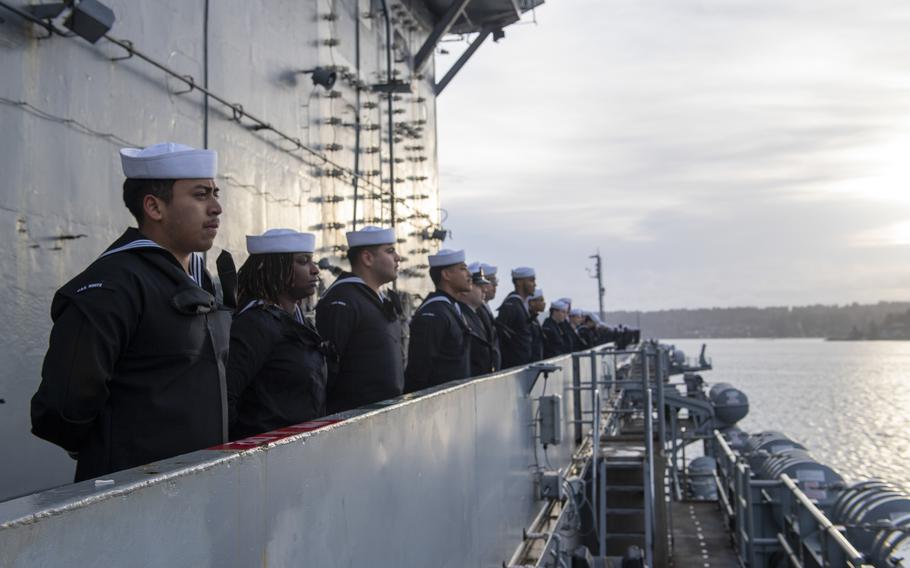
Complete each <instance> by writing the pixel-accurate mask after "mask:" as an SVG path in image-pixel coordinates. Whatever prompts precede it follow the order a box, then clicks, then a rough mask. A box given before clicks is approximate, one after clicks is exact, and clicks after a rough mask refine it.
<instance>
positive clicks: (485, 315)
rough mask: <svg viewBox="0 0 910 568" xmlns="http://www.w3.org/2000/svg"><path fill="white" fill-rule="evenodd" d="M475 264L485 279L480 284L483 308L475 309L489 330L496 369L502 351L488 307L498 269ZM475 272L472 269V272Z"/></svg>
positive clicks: (495, 284) (494, 321) (498, 368)
mask: <svg viewBox="0 0 910 568" xmlns="http://www.w3.org/2000/svg"><path fill="white" fill-rule="evenodd" d="M477 264H479V267H478V268H479V271H480V272H482V273H483V277H484V279H486V280H487V283H486V284H481V288H482V289H483V309H482V310H477V315H478V316H479V317H480V319H481V320H482V321H483V324H484V327H486V328H487V329H488V330H489V333H488V337H489V338H490V343H491V344H492V346H493V370H494V371H498V370H500V369H501V368H502V351H501V347H500V345H499V332H498V331H497V330H496V315H495V314H494V313H493V308H491V307H490V302H491V301H492V300H493V298H495V297H496V288H497V286H498V280H497V278H496V272H497V270H498V269H497V267H496V266H494V265H492V264H486V263H482V262H481V263H477ZM469 268H470V267H469ZM476 272H477V271H474V270H472V273H476Z"/></svg>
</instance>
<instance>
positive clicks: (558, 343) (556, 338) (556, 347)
mask: <svg viewBox="0 0 910 568" xmlns="http://www.w3.org/2000/svg"><path fill="white" fill-rule="evenodd" d="M542 329H543V356H544V358H546V359H549V358H550V357H556V356H557V355H562V354H564V353H571V352H572V345H571V341H572V339H571V338H570V337H569V336H568V334H567V333H566V330H565V329H564V328H563V326H562V325H561V324H559V323H556V321H555V320H554V319H553V318H551V317H548V318H547V319H545V320H544V321H543V326H542Z"/></svg>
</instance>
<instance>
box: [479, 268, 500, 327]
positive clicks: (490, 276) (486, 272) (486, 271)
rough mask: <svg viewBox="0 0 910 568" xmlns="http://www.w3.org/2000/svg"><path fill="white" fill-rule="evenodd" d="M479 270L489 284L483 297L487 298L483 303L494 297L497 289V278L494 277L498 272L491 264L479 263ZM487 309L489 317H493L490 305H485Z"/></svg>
mask: <svg viewBox="0 0 910 568" xmlns="http://www.w3.org/2000/svg"><path fill="white" fill-rule="evenodd" d="M480 269H481V270H482V271H483V277H484V278H486V279H487V280H488V281H489V282H490V287H489V290H488V291H487V292H485V293H484V295H485V296H489V297H488V298H485V299H484V302H489V301H490V300H492V299H493V298H495V297H496V289H497V288H498V287H499V277H498V276H496V273H497V272H499V268H498V267H497V266H494V265H492V264H486V263H484V262H481V263H480ZM487 309H488V310H489V312H490V315H491V316H492V315H493V310H492V309H490V305H489V304H487Z"/></svg>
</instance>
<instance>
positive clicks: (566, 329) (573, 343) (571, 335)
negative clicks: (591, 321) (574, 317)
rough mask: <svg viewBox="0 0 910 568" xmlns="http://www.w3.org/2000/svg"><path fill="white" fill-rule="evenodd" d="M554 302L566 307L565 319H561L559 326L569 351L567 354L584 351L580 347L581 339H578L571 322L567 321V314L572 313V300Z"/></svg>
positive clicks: (561, 299) (581, 346) (582, 347)
mask: <svg viewBox="0 0 910 568" xmlns="http://www.w3.org/2000/svg"><path fill="white" fill-rule="evenodd" d="M556 301H557V302H561V303H563V304H565V306H566V309H565V311H566V317H565V318H563V321H562V323H560V324H559V326H560V328H562V331H563V334H564V335H565V338H566V341H568V347H569V351H567V352H568V353H572V352H574V351H579V350H581V349H584V348H585V346H584V345H582V343H581V338H579V337H578V332H577V331H575V326H574V325H573V324H572V322H571V321H569V313H570V312H571V311H572V298H568V297H566V298H560V299H558V300H556Z"/></svg>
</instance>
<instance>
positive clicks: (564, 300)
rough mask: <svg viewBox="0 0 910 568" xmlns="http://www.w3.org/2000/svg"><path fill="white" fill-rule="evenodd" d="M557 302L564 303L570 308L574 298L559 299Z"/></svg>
mask: <svg viewBox="0 0 910 568" xmlns="http://www.w3.org/2000/svg"><path fill="white" fill-rule="evenodd" d="M556 301H557V302H562V303H563V304H566V305H569V306H571V305H572V298H560V299H558V300H556ZM564 309H566V308H564Z"/></svg>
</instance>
